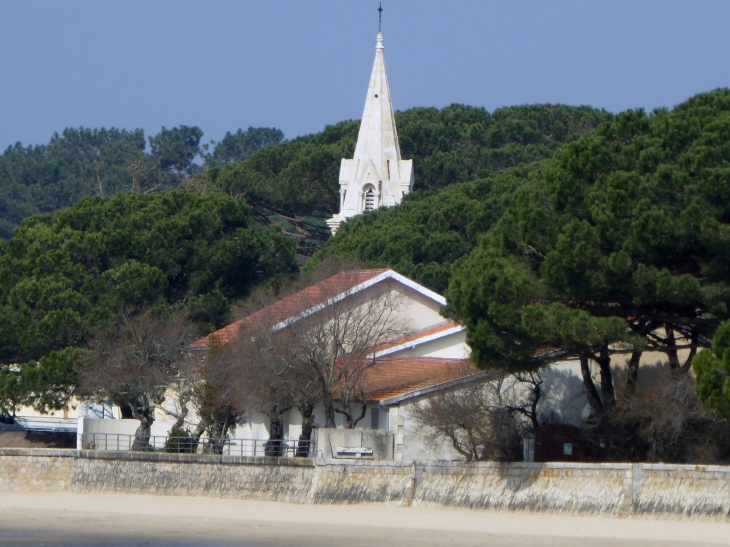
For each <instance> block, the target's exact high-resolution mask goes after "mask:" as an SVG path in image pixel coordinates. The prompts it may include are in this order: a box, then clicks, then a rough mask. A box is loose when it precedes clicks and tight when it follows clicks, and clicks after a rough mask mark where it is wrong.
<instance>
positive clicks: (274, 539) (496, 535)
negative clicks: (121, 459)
mask: <svg viewBox="0 0 730 547" xmlns="http://www.w3.org/2000/svg"><path fill="white" fill-rule="evenodd" d="M589 539H590V540H591V541H590V544H591V545H592V546H605V547H613V546H616V547H618V546H621V547H634V546H636V547H638V546H639V545H641V546H643V547H653V546H657V547H658V546H659V545H663V546H677V547H678V546H699V545H702V546H704V547H711V546H720V545H726V546H730V524H728V523H723V522H707V521H689V520H679V521H667V520H648V519H627V518H603V517H569V516H561V515H546V514H525V513H506V512H489V511H465V510H448V509H427V508H417V507H412V508H405V507H398V506H390V505H328V506H323V505H296V504H286V503H273V502H255V501H243V500H233V499H213V498H202V497H173V496H155V495H125V494H70V493H48V494H43V493H2V494H1V495H0V545H47V546H57V545H71V544H74V545H98V544H107V545H130V546H131V545H146V546H168V545H170V546H171V545H181V546H203V545H205V546H214V545H244V546H274V545H276V546H282V547H288V546H299V547H308V546H318V547H327V546H330V545H331V546H334V545H338V546H340V545H347V546H350V547H357V546H366V545H367V546H373V545H386V544H387V545H395V546H403V547H409V546H416V545H418V546H419V547H420V546H451V545H453V546H457V545H458V546H472V545H474V546H476V545H481V546H505V547H527V546H535V547H543V546H545V547H548V546H550V547H553V546H554V547H557V546H561V547H572V546H576V547H577V546H579V545H581V546H584V545H586V540H589Z"/></svg>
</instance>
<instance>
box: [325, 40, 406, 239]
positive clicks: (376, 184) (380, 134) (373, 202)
mask: <svg viewBox="0 0 730 547" xmlns="http://www.w3.org/2000/svg"><path fill="white" fill-rule="evenodd" d="M384 50H385V47H384V46H383V34H382V32H378V37H377V42H376V44H375V62H374V63H373V71H372V73H371V74H370V84H369V85H368V93H367V96H366V97H365V108H364V109H363V113H362V121H361V122H360V132H359V134H358V137H357V145H356V147H355V154H354V156H353V159H351V160H350V159H343V160H342V165H341V167H340V213H339V214H338V215H336V216H334V217H333V218H332V219H330V220H328V221H327V224H329V226H330V228H331V229H332V232H333V233H334V232H335V231H336V230H337V227H338V226H339V225H340V223H341V222H342V221H343V220H345V219H346V218H350V217H352V216H354V215H357V214H360V213H362V212H364V211H367V210H370V209H377V208H378V207H382V206H392V205H397V204H399V203H400V202H401V199H402V198H403V196H404V195H405V194H407V193H408V192H410V191H411V190H412V189H413V162H412V161H411V160H402V159H401V155H400V146H399V143H398V132H397V130H396V127H395V116H394V112H393V104H392V103H391V100H390V86H389V85H388V74H387V72H386V70H385V57H384V55H383V52H384Z"/></svg>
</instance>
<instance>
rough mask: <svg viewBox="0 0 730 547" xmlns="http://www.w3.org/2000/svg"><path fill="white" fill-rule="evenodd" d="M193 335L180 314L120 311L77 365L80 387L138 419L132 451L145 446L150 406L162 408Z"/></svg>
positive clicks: (151, 411)
mask: <svg viewBox="0 0 730 547" xmlns="http://www.w3.org/2000/svg"><path fill="white" fill-rule="evenodd" d="M194 336H195V331H194V329H193V328H192V327H191V326H190V325H189V323H188V322H187V321H186V320H185V316H184V314H182V313H176V314H173V315H170V316H161V315H158V314H156V313H154V312H152V311H146V312H144V313H141V314H139V315H136V316H129V315H127V314H125V313H122V314H121V315H120V320H119V323H118V324H117V325H116V326H115V327H113V328H110V329H106V330H103V331H101V332H99V333H97V334H96V336H94V338H93V339H92V341H91V343H90V346H89V351H88V352H87V353H86V356H85V358H84V359H83V361H82V363H81V365H80V367H79V378H80V383H81V386H82V392H83V394H86V395H88V396H91V397H94V398H96V399H97V400H99V401H111V402H112V403H114V404H116V405H117V406H119V407H120V408H121V409H122V412H123V414H128V415H129V417H132V418H136V419H138V420H139V421H140V425H139V427H138V428H137V431H136V433H135V440H134V443H133V450H144V449H146V448H147V447H148V446H149V437H150V431H151V428H152V423H153V422H154V420H155V416H154V413H155V409H158V408H159V409H161V410H164V408H163V407H162V403H163V402H164V401H165V394H166V391H167V390H168V388H169V387H170V386H171V385H172V384H173V383H174V382H175V381H176V380H177V379H178V378H179V377H180V363H181V361H183V360H184V358H185V352H184V349H185V346H186V345H187V344H188V343H189V342H190V341H191V340H192V339H193V338H194Z"/></svg>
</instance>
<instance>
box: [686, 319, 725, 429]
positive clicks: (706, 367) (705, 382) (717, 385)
mask: <svg viewBox="0 0 730 547" xmlns="http://www.w3.org/2000/svg"><path fill="white" fill-rule="evenodd" d="M692 366H693V368H694V371H695V374H696V376H697V383H696V385H695V392H696V393H697V397H698V398H699V400H700V401H702V404H704V405H705V406H707V407H709V408H711V409H712V410H714V411H715V412H717V413H718V414H719V415H720V416H724V417H725V418H730V322H725V323H723V324H722V325H720V327H719V328H718V329H717V332H716V333H715V338H714V340H713V341H712V348H711V349H705V350H702V351H701V352H700V353H699V355H697V357H696V358H695V360H694V363H693V365H692Z"/></svg>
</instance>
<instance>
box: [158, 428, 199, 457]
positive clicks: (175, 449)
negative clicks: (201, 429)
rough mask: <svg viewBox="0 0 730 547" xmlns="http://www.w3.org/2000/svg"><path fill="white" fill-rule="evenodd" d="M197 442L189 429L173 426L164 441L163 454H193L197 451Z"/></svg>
mask: <svg viewBox="0 0 730 547" xmlns="http://www.w3.org/2000/svg"><path fill="white" fill-rule="evenodd" d="M198 442H199V441H198V439H197V438H196V437H195V436H194V435H193V434H192V432H191V431H190V430H189V429H187V428H185V427H183V426H179V425H174V426H173V427H172V429H170V433H168V435H167V439H166V440H165V452H169V453H172V454H193V453H195V452H196V451H197V449H198Z"/></svg>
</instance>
